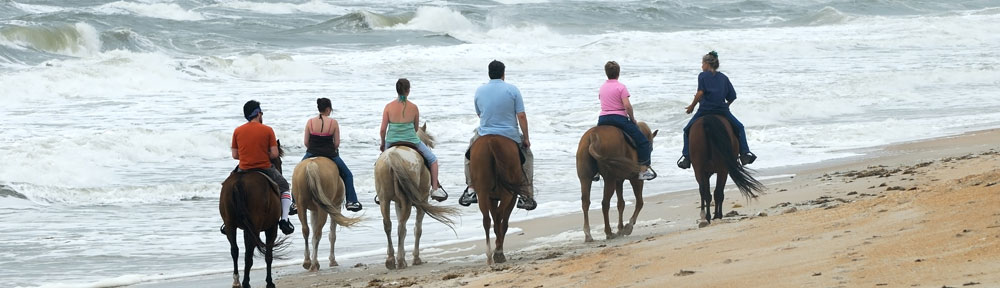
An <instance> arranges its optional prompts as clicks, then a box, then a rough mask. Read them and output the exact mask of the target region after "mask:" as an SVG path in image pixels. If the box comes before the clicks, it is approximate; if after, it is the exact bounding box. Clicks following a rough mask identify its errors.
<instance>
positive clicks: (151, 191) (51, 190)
mask: <svg viewBox="0 0 1000 288" xmlns="http://www.w3.org/2000/svg"><path fill="white" fill-rule="evenodd" d="M223 177H224V175H223ZM221 181H222V180H221V179H220V180H219V182H221ZM8 185H9V187H8V186H4V185H0V198H3V197H14V198H18V199H25V200H29V201H31V202H32V203H35V204H39V205H74V206H78V205H120V204H150V203H172V202H178V201H188V200H190V199H207V198H211V197H218V192H219V187H221V186H219V184H218V183H203V184H161V185H149V186H113V187H98V188H74V187H62V186H54V185H33V184H25V183H11V184H8ZM15 187H16V188H15ZM15 189H16V190H15ZM18 191H20V192H18Z"/></svg>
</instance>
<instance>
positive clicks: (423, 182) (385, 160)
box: [375, 124, 458, 270]
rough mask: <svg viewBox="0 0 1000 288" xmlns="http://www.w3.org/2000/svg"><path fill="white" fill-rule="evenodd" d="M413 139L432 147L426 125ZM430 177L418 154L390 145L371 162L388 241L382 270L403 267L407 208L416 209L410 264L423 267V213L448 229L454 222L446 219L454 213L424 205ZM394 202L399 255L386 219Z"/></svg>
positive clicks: (431, 139)
mask: <svg viewBox="0 0 1000 288" xmlns="http://www.w3.org/2000/svg"><path fill="white" fill-rule="evenodd" d="M417 137H419V138H420V140H421V141H422V142H424V144H425V145H427V146H428V147H431V148H434V139H433V138H432V137H430V135H427V124H424V126H423V127H421V128H420V130H418V131H417ZM430 190H431V174H430V169H428V168H427V166H425V165H424V159H423V158H422V157H421V156H420V153H419V152H417V151H416V150H414V149H411V148H410V147H405V146H393V147H389V148H388V149H385V151H383V152H382V154H381V155H379V157H378V160H376V161H375V191H376V192H377V193H378V198H379V199H380V201H379V208H381V210H382V225H383V226H384V228H385V238H386V240H387V241H388V243H389V244H388V249H387V251H386V255H387V256H386V260H385V267H386V268H389V269H390V270H391V269H403V268H406V258H405V256H406V250H405V247H404V246H403V244H404V239H406V221H407V220H409V219H410V209H411V208H416V210H417V211H416V212H417V219H416V220H417V221H416V222H417V223H416V224H414V231H413V232H414V233H413V234H414V235H413V236H414V237H415V240H414V241H413V265H420V264H423V263H424V262H423V260H420V235H421V234H422V233H423V230H422V229H423V228H422V226H423V221H424V213H426V214H427V215H428V216H430V217H431V218H434V220H437V221H439V222H441V223H443V224H445V225H447V226H448V227H452V225H454V222H453V221H452V220H451V219H450V218H449V216H451V215H457V214H458V210H456V209H454V208H448V207H439V206H434V205H431V204H430V203H428V202H427V199H428V197H430ZM391 202H395V203H396V218H397V219H396V221H397V222H399V223H398V224H399V226H398V227H397V228H396V230H397V232H398V233H399V235H398V236H397V241H398V242H399V254H398V255H394V253H393V249H392V220H391V219H390V218H389V205H390V203H391Z"/></svg>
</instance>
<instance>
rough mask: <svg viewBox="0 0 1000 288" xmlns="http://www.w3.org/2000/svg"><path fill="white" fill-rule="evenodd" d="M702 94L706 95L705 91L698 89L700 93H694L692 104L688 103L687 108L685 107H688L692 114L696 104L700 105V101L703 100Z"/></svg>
mask: <svg viewBox="0 0 1000 288" xmlns="http://www.w3.org/2000/svg"><path fill="white" fill-rule="evenodd" d="M702 95H705V92H704V91H701V90H698V93H695V94H694V100H693V101H691V105H688V106H687V107H686V108H684V109H687V114H691V112H693V111H694V106H695V105H698V102H701V96H702Z"/></svg>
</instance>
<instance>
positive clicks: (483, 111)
mask: <svg viewBox="0 0 1000 288" xmlns="http://www.w3.org/2000/svg"><path fill="white" fill-rule="evenodd" d="M505 69H506V67H505V66H504V65H503V62H500V61H497V60H493V62H490V65H489V75H490V82H488V83H486V84H483V85H482V86H480V87H479V89H476V98H475V104H476V115H477V116H479V129H477V130H476V133H474V134H473V136H472V140H470V141H469V147H470V148H471V147H472V143H474V142H476V139H478V138H479V136H482V135H500V136H504V137H507V138H510V139H511V140H514V142H517V144H518V145H520V146H521V148H522V149H521V154H522V155H523V156H524V163H523V164H522V165H521V168H522V169H523V170H524V175H525V176H526V178H527V179H526V180H527V185H528V189H527V192H526V194H525V195H520V196H519V197H518V201H517V208H521V209H524V210H534V209H535V207H536V206H537V203H535V200H534V195H535V187H534V185H533V184H534V182H533V178H534V173H533V171H532V167H533V164H534V156H533V155H532V153H531V140H529V139H530V138H529V137H528V116H527V114H525V113H524V99H523V98H521V90H518V89H517V87H516V86H514V85H512V84H510V83H507V82H504V76H505V75H504V70H505ZM465 183H466V184H470V182H469V159H465ZM477 201H478V200H477V199H476V190H475V188H473V187H471V186H470V187H469V188H466V189H465V192H463V193H462V197H460V198H458V204H461V205H462V206H469V205H472V203H476V202H477Z"/></svg>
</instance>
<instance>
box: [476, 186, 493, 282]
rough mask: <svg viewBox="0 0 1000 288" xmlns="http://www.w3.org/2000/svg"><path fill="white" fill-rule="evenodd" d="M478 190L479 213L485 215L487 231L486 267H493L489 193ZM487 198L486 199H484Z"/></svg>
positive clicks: (484, 228) (484, 227)
mask: <svg viewBox="0 0 1000 288" xmlns="http://www.w3.org/2000/svg"><path fill="white" fill-rule="evenodd" d="M482 192H485V191H479V190H477V191H476V193H478V194H479V195H477V198H479V212H480V213H482V214H483V230H484V231H486V265H491V266H492V265H493V243H490V203H491V202H493V201H492V200H490V198H489V193H482ZM483 196H486V197H483Z"/></svg>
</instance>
